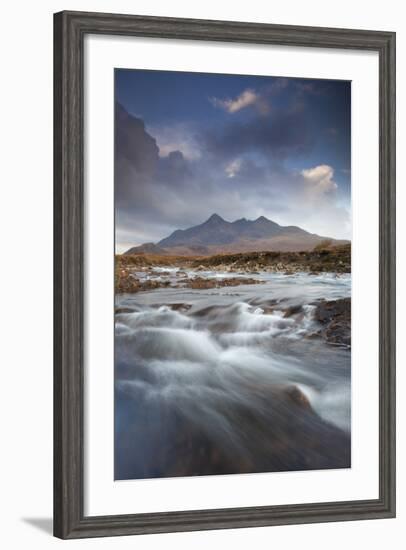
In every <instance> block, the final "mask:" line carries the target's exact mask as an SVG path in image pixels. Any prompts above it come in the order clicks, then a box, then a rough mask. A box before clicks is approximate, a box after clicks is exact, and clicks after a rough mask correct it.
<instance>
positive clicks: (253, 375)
mask: <svg viewBox="0 0 406 550" xmlns="http://www.w3.org/2000/svg"><path fill="white" fill-rule="evenodd" d="M176 271H177V270H176V269H174V268H173V269H168V268H155V269H154V273H153V274H152V275H151V274H149V275H146V274H145V273H140V274H138V276H140V277H156V278H162V277H167V278H168V279H169V280H170V281H171V282H173V281H175V280H176V276H177V275H176ZM184 271H185V270H182V273H184ZM195 275H196V273H194V272H191V271H189V272H187V276H189V277H192V276H195ZM198 275H199V276H200V277H209V278H210V277H230V274H229V273H218V272H209V271H208V272H199V273H198ZM236 276H239V277H242V278H243V277H244V275H243V274H240V275H236ZM255 278H257V279H260V280H263V281H264V284H255V285H244V284H242V285H240V286H237V287H232V288H227V287H223V288H218V289H208V290H192V289H188V288H174V287H169V288H160V289H157V290H153V291H148V292H138V293H136V294H131V295H130V294H121V295H120V294H119V295H117V296H116V315H115V479H138V478H152V477H170V476H188V475H208V474H227V473H249V472H272V471H284V470H306V469H321V468H345V467H350V424H351V413H350V408H351V407H350V404H351V401H350V393H351V392H350V381H351V353H350V350H349V349H347V348H345V347H340V346H333V345H331V344H328V343H326V342H325V341H324V340H322V339H321V338H319V337H314V333H315V332H316V330H317V328H318V327H317V322H316V321H315V320H314V316H313V314H314V309H315V307H316V306H315V305H314V304H315V302H316V301H317V300H320V299H327V300H333V299H337V298H344V297H348V296H350V295H351V276H350V275H340V276H336V275H334V274H321V275H308V274H294V275H283V274H270V273H262V274H258V275H255ZM293 306H302V307H301V308H300V312H299V313H297V314H295V315H289V316H287V315H286V310H287V309H288V308H289V307H293Z"/></svg>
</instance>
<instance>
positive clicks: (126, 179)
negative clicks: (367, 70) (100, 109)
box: [115, 69, 351, 251]
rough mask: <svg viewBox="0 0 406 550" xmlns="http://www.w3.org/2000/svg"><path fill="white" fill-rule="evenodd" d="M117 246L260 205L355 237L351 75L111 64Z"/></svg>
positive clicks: (312, 227)
mask: <svg viewBox="0 0 406 550" xmlns="http://www.w3.org/2000/svg"><path fill="white" fill-rule="evenodd" d="M115 94H116V150H115V155H116V158H115V194H116V242H117V248H118V250H119V251H122V250H125V249H126V248H128V247H129V246H132V245H137V244H141V243H143V242H149V241H157V240H159V239H161V238H163V237H165V236H167V235H168V234H169V233H171V232H172V231H173V230H175V229H178V228H186V227H189V226H191V225H195V224H197V223H201V222H203V221H204V220H205V219H207V218H208V217H209V216H210V215H211V214H212V213H213V212H217V213H218V214H220V215H221V216H222V217H224V218H225V219H227V220H229V221H233V220H235V219H238V218H241V217H246V218H248V219H255V218H256V217H258V216H260V215H264V216H266V217H268V218H270V219H273V220H274V221H276V222H278V223H280V224H282V225H300V226H301V227H303V228H304V229H307V230H309V231H312V232H315V233H318V234H321V235H325V236H330V237H336V238H350V236H351V219H350V193H351V189H350V187H351V84H350V82H347V81H329V80H314V79H294V78H289V79H287V78H278V77H263V76H239V75H217V74H200V73H179V72H167V71H145V70H126V69H116V71H115Z"/></svg>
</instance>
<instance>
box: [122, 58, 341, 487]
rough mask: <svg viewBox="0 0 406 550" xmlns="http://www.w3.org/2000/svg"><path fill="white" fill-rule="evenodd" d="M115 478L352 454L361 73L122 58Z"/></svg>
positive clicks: (306, 464)
mask: <svg viewBox="0 0 406 550" xmlns="http://www.w3.org/2000/svg"><path fill="white" fill-rule="evenodd" d="M114 123H115V174H114V178H115V179H114V185H115V246H116V249H115V379H114V384H115V388H114V395H115V434H114V442H115V472H114V477H115V479H116V480H125V479H142V478H144V479H148V478H166V477H174V476H179V477H187V476H205V475H213V474H214V475H223V474H246V473H266V472H282V471H284V472H289V471H303V470H320V469H337V468H349V467H351V82H349V81H339V80H317V79H303V78H285V77H278V76H275V77H273V76H251V75H249V76H248V75H229V74H208V73H207V74H203V73H186V72H170V71H151V70H134V69H115V105H114Z"/></svg>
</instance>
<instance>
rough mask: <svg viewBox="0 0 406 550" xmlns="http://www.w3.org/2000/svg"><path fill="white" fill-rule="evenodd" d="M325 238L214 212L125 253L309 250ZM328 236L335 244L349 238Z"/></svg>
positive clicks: (197, 253) (172, 253) (207, 254)
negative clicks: (192, 224) (189, 225)
mask: <svg viewBox="0 0 406 550" xmlns="http://www.w3.org/2000/svg"><path fill="white" fill-rule="evenodd" d="M326 239H327V238H326V237H322V236H320V235H316V234H314V233H309V232H308V231H305V230H304V229H301V228H300V227H297V226H294V225H289V226H282V225H279V224H277V223H275V222H273V221H271V220H268V219H267V218H265V217H264V216H261V217H259V218H257V219H256V220H247V219H245V218H241V219H239V220H236V221H234V222H228V221H226V220H224V219H223V218H222V217H221V216H219V215H218V214H213V215H212V216H210V218H209V219H208V220H206V221H205V222H204V223H202V224H200V225H196V226H194V227H190V228H188V229H177V230H176V231H174V232H173V233H172V234H171V235H169V236H168V237H166V238H165V239H162V240H161V241H159V242H158V243H157V244H154V243H146V244H143V245H141V246H137V247H133V248H130V249H129V250H128V251H127V252H126V253H125V254H160V255H165V254H170V255H184V256H189V255H192V256H210V255H213V254H230V253H238V252H254V251H261V250H263V251H266V250H268V251H282V252H297V251H301V250H312V249H313V248H314V247H315V246H317V245H318V244H320V243H321V242H323V241H325V240H326ZM329 240H331V244H334V245H337V244H344V243H346V242H348V241H338V240H335V239H329Z"/></svg>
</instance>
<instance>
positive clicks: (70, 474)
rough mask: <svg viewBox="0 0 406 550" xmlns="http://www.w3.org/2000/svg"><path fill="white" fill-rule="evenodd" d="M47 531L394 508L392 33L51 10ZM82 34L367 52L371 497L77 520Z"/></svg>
mask: <svg viewBox="0 0 406 550" xmlns="http://www.w3.org/2000/svg"><path fill="white" fill-rule="evenodd" d="M54 28H55V34H54V56H55V57H54V74H55V80H54V86H55V87H54V115H55V119H54V120H55V122H54V124H55V126H54V129H55V138H54V185H55V187H54V201H55V202H54V212H55V215H54V235H55V241H54V284H55V290H54V293H55V294H54V328H55V335H54V375H55V381H54V415H55V422H54V441H55V443H54V445H55V447H54V449H55V452H54V456H55V460H54V494H55V497H54V534H55V536H57V537H60V538H63V539H69V538H80V537H101V536H112V535H132V534H143V533H163V532H173V531H195V530H204V529H223V528H237V527H259V526H267V525H282V524H294V523H312V522H327V521H344V520H357V519H374V518H390V517H394V516H395V34H394V33H391V32H377V31H365V30H348V29H336V28H313V27H299V26H283V25H265V24H264V25H263V24H254V23H239V22H225V21H204V20H192V19H173V18H161V17H146V16H133V15H116V14H114V15H112V14H102V13H81V12H62V13H57V14H55V18H54ZM87 34H104V35H124V36H136V37H156V38H160V39H162V38H176V39H193V40H203V41H204V40H207V41H208V40H210V41H223V42H241V43H255V44H272V45H290V46H296V47H318V48H339V49H352V50H368V51H373V52H378V54H379V82H380V84H379V86H380V88H379V94H380V101H379V111H380V112H379V128H380V145H379V162H380V172H379V178H380V182H379V189H380V191H379V201H380V222H379V224H380V225H379V247H380V266H379V276H380V289H379V304H380V305H379V325H380V343H379V385H380V386H379V387H380V389H379V396H380V402H379V498H378V499H376V500H363V501H362V500H361V501H359V500H357V501H348V502H324V503H315V504H294V505H278V506H263V507H248V508H231V509H216V510H197V511H193V510H188V511H180V512H164V513H143V514H130V515H116V516H95V517H88V516H85V515H84V511H83V494H84V473H83V449H84V428H83V417H84V395H83V376H84V373H83V355H84V354H83V349H84V341H83V340H84V337H83V304H84V302H83V257H84V247H83V234H84V229H83V227H84V211H83V187H84V169H83V157H84V151H83V41H84V37H85V35H87Z"/></svg>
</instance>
